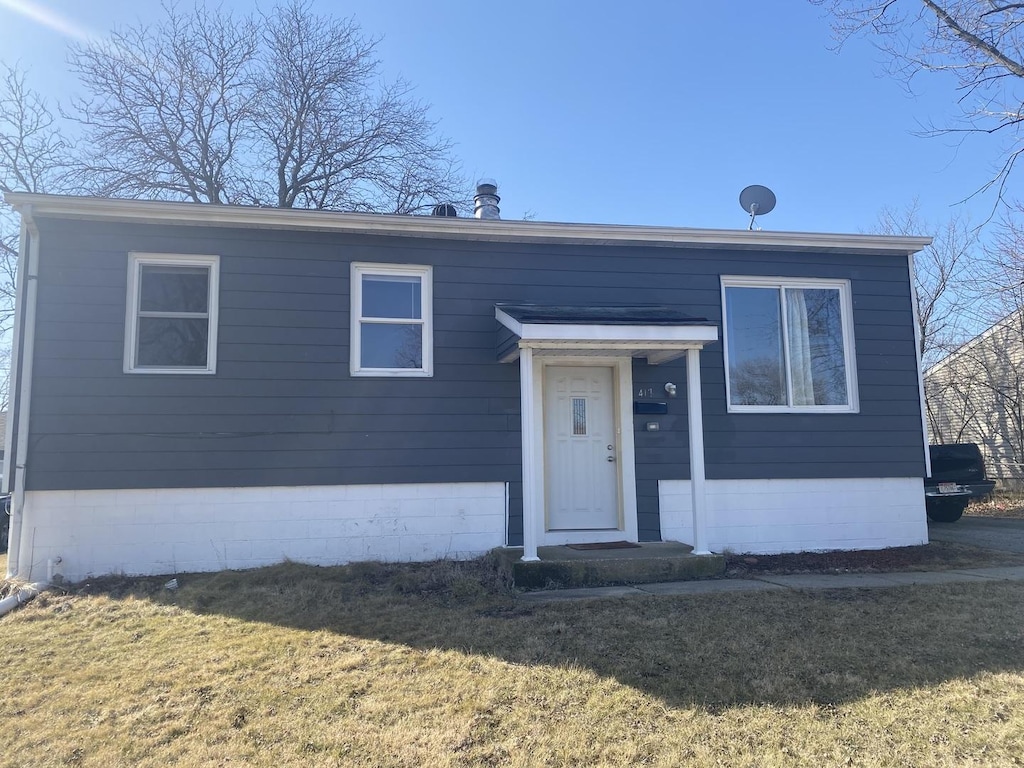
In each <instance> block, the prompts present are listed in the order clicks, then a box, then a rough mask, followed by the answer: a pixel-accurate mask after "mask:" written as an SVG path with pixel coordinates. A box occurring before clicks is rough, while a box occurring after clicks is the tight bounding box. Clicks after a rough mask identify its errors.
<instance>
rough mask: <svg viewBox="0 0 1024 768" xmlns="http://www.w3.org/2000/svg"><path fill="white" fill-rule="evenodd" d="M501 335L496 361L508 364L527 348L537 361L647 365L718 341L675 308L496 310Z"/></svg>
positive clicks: (709, 327)
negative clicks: (628, 360)
mask: <svg viewBox="0 0 1024 768" xmlns="http://www.w3.org/2000/svg"><path fill="white" fill-rule="evenodd" d="M494 314H495V317H496V318H497V320H498V322H499V323H500V324H501V326H502V327H503V328H504V329H505V333H504V334H502V335H500V336H499V341H498V359H499V360H500V361H501V362H512V361H514V360H516V359H518V357H519V350H520V349H522V348H524V347H530V348H531V349H533V350H534V354H535V355H537V356H568V357H641V358H647V362H648V363H650V364H651V365H658V364H659V363H665V362H668V361H669V360H675V359H677V358H679V357H682V356H683V355H684V354H686V350H688V349H701V348H703V347H704V345H706V344H709V343H711V342H713V341H717V340H718V326H717V325H715V324H714V323H712V322H709V321H708V319H707V318H704V317H694V316H693V315H688V314H686V313H684V312H681V311H680V310H679V309H677V308H676V307H671V306H665V305H656V304H647V305H629V306H624V305H617V306H558V305H537V304H496V305H495V307H494Z"/></svg>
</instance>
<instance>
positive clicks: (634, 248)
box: [4, 185, 928, 579]
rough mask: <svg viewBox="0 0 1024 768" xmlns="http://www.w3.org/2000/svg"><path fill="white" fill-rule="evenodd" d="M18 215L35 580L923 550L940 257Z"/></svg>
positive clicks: (40, 199) (111, 208)
mask: <svg viewBox="0 0 1024 768" xmlns="http://www.w3.org/2000/svg"><path fill="white" fill-rule="evenodd" d="M7 199H8V201H9V202H10V203H11V204H12V205H13V206H14V207H15V208H16V209H17V210H18V211H19V212H20V214H21V217H22V222H23V229H22V231H23V233H24V237H23V238H22V244H21V268H20V269H19V278H20V285H19V286H18V304H17V328H16V333H15V346H14V350H13V356H14V360H15V366H14V380H13V382H12V393H13V395H12V406H11V413H12V418H11V419H10V420H9V427H8V432H7V450H8V456H9V457H13V460H11V461H9V462H8V470H7V474H6V476H5V478H4V481H5V483H6V484H7V487H8V488H11V489H13V517H12V531H11V541H12V544H11V555H10V559H9V569H10V570H11V572H12V573H16V574H18V575H20V576H21V577H23V578H30V579H36V578H41V577H42V576H43V575H44V574H45V573H48V572H54V571H56V572H61V573H62V574H63V575H64V576H65V577H67V578H69V579H81V578H84V577H86V576H87V575H90V574H99V573H105V572H123V573H126V574H150V573H173V572H185V571H201V570H214V569H220V568H246V567H252V566H260V565H264V564H268V563H274V562H279V561H281V560H282V559H284V558H290V559H293V560H297V561H303V562H309V563H321V564H332V563H342V562H349V561H357V560H371V559H372V560H427V559H432V558H438V557H452V558H462V557H470V556H475V555H478V554H480V553H483V552H486V551H488V550H490V549H491V548H494V547H502V546H509V547H522V548H523V558H524V559H527V560H531V559H536V558H537V550H538V547H539V546H542V545H550V544H566V543H580V542H585V543H592V542H611V541H620V540H626V541H641V542H642V541H657V540H676V541H682V542H686V543H689V544H692V545H693V546H694V547H695V550H696V551H697V552H708V551H721V550H725V549H730V550H733V551H738V552H751V553H777V552H787V551H802V550H827V549H855V548H882V547H889V546H900V545H912V544H920V543H923V542H925V541H926V540H927V529H926V523H925V512H924V500H923V495H922V477H923V476H924V475H925V474H926V461H927V458H926V451H925V437H924V416H923V410H922V396H921V391H922V389H921V388H922V385H921V377H920V363H919V360H918V357H917V345H916V343H915V328H916V323H915V319H914V302H913V299H912V289H911V279H910V258H911V255H912V254H913V253H914V252H915V251H917V250H919V249H920V248H922V247H923V246H924V245H926V244H927V242H928V240H927V239H924V238H917V237H883V236H874V235H827V234H805V233H786V232H762V231H745V230H736V231H732V230H729V231H714V230H704V229H680V228H668V227H650V226H609V225H591V224H558V223H541V222H524V221H504V220H501V219H500V218H497V213H498V208H497V203H498V197H497V194H496V187H494V186H493V185H482V186H481V187H479V188H478V195H477V212H478V216H477V218H452V217H443V216H387V215H364V214H348V213H328V212H313V211H304V210H279V209H262V208H248V207H233V206H224V205H218V206H213V205H209V206H208V205H196V204H188V203H171V202H149V201H136V200H106V199H97V198H76V197H61V196H45V195H31V194H12V195H9V196H8V198H7Z"/></svg>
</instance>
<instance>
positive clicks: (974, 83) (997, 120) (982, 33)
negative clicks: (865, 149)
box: [811, 0, 1024, 200]
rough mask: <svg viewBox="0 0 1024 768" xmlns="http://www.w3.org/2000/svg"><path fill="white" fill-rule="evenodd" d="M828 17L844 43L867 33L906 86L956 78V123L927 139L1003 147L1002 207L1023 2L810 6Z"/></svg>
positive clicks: (859, 0)
mask: <svg viewBox="0 0 1024 768" xmlns="http://www.w3.org/2000/svg"><path fill="white" fill-rule="evenodd" d="M811 2H812V3H814V4H815V5H820V6H823V7H825V8H827V9H828V10H829V12H830V13H831V16H832V19H833V31H834V33H835V36H836V39H837V40H838V41H839V43H840V44H842V43H843V42H844V41H846V40H847V39H848V38H850V37H851V36H854V35H860V34H866V35H869V36H871V38H872V40H873V42H874V43H875V44H876V45H877V46H878V47H879V48H880V49H881V50H882V51H884V52H885V53H886V54H887V56H888V61H889V66H890V71H891V72H892V73H893V74H895V75H897V76H899V77H901V78H903V79H904V80H905V81H907V82H909V81H910V80H911V79H912V78H913V77H914V76H915V75H917V74H918V73H920V72H932V73H944V74H947V75H949V76H951V77H953V78H954V80H955V82H956V86H957V88H958V90H959V92H960V93H961V96H960V98H959V99H958V101H957V104H958V106H959V109H960V119H959V121H958V122H957V123H956V124H955V125H952V126H945V127H941V128H939V129H937V130H934V131H929V133H957V132H967V133H971V132H981V133H988V134H998V135H1000V136H1002V137H1004V138H1005V140H1006V147H1007V149H1006V152H1005V155H1004V157H1003V159H1002V164H1001V166H1000V168H999V170H998V172H997V173H996V175H995V176H994V178H993V179H992V180H991V181H990V182H989V183H988V184H987V185H986V187H988V186H991V185H995V186H996V187H997V189H998V194H999V199H1000V200H1001V199H1002V197H1003V194H1004V192H1005V189H1006V180H1007V177H1008V176H1009V175H1010V173H1011V171H1012V170H1013V168H1014V165H1015V164H1016V162H1017V159H1018V158H1019V157H1020V155H1021V153H1022V152H1024V134H1022V131H1021V128H1022V124H1024V101H1022V99H1021V95H1020V94H1021V88H1020V86H1021V85H1022V83H1021V80H1022V79H1024V37H1022V34H1021V33H1022V29H1021V24H1022V23H1024V3H1015V2H999V1H997V0H943V1H938V0H811Z"/></svg>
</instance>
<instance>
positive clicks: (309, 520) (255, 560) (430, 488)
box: [22, 483, 506, 581]
mask: <svg viewBox="0 0 1024 768" xmlns="http://www.w3.org/2000/svg"><path fill="white" fill-rule="evenodd" d="M505 506H506V491H505V483H418V484H403V485H342V486H300V487H280V486H275V487H269V488H154V489H138V490H90V491H29V492H28V493H26V501H25V518H24V519H25V533H26V536H25V537H23V540H24V541H25V542H26V543H27V546H29V547H30V549H25V548H23V550H22V551H23V554H24V558H23V561H22V568H23V572H24V573H25V578H26V579H28V580H30V581H32V580H38V579H40V578H44V577H45V575H46V569H47V561H48V560H55V559H56V558H58V557H59V558H61V563H60V572H61V573H62V574H63V576H64V577H65V578H67V579H70V580H72V581H78V580H81V579H84V578H87V577H89V576H94V575H100V574H106V573H123V574H126V575H151V574H165V573H166V574H170V573H183V572H190V571H218V570H223V569H228V568H231V569H236V568H257V567H261V566H266V565H272V564H274V563H279V562H282V561H283V560H285V559H289V560H295V561H297V562H302V563H310V564H314V565H338V564H342V563H347V562H356V561H363V560H382V561H427V560H436V559H438V558H453V559H465V558H472V557H478V556H479V555H482V554H484V553H486V552H488V551H490V550H491V549H494V548H495V547H500V546H503V545H504V544H506V529H505V515H506V510H505ZM29 542H31V544H28V543H29Z"/></svg>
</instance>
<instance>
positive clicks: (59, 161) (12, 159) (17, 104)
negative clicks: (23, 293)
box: [0, 64, 75, 410]
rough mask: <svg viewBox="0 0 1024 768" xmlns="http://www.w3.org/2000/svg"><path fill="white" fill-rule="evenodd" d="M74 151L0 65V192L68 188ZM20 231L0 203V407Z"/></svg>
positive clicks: (23, 82) (46, 111)
mask: <svg viewBox="0 0 1024 768" xmlns="http://www.w3.org/2000/svg"><path fill="white" fill-rule="evenodd" d="M72 151H73V145H72V144H71V142H70V141H69V140H68V139H67V138H66V137H65V136H64V134H63V133H62V132H61V130H60V125H59V121H58V119H57V118H56V116H55V115H54V114H53V112H51V111H50V108H49V106H48V105H47V103H46V100H45V99H43V98H42V97H41V96H40V95H39V94H38V93H36V92H35V91H33V90H32V89H31V88H29V86H28V84H27V75H26V73H25V71H24V70H22V69H21V68H19V67H16V66H14V67H8V66H6V65H2V64H0V192H5V193H6V192H13V191H15V190H24V191H28V192H61V191H69V190H71V189H72V188H73V187H74V184H75V176H74V173H73V170H74V169H73V165H72V161H71V153H72ZM19 235H20V230H19V226H18V220H17V217H16V216H15V215H14V212H13V211H12V210H11V209H10V208H9V207H8V206H6V205H0V372H2V373H0V410H2V409H6V407H7V371H8V368H9V365H10V349H9V347H8V346H7V344H8V333H9V332H10V330H11V323H12V320H13V319H14V292H15V284H16V283H15V273H16V270H17V266H18V238H19Z"/></svg>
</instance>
